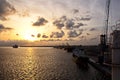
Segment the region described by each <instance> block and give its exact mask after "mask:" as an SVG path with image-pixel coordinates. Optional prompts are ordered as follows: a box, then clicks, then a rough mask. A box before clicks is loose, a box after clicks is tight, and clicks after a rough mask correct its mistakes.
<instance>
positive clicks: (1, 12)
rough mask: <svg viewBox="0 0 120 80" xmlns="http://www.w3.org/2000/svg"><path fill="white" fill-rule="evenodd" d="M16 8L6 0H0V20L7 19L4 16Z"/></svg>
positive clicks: (12, 12)
mask: <svg viewBox="0 0 120 80" xmlns="http://www.w3.org/2000/svg"><path fill="white" fill-rule="evenodd" d="M15 12H16V9H15V8H14V7H13V6H12V5H11V4H10V3H9V2H8V1H6V0H0V20H7V19H6V16H7V15H11V14H14V13H15Z"/></svg>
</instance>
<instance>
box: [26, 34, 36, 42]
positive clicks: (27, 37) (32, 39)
mask: <svg viewBox="0 0 120 80" xmlns="http://www.w3.org/2000/svg"><path fill="white" fill-rule="evenodd" d="M24 39H25V40H28V41H32V42H33V41H36V40H37V39H36V38H35V37H32V36H31V35H27V34H26V35H24Z"/></svg>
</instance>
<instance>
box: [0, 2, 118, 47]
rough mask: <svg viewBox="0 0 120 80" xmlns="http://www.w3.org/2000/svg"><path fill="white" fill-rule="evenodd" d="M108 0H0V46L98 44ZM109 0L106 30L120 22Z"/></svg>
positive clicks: (115, 3)
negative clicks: (107, 26) (107, 27)
mask: <svg viewBox="0 0 120 80" xmlns="http://www.w3.org/2000/svg"><path fill="white" fill-rule="evenodd" d="M106 2H107V0H0V45H2V46H3V45H12V44H19V45H31V46H32V45H33V46H39V45H63V44H64V45H65V44H66V43H69V44H71V45H76V44H77V45H80V44H81V45H97V44H99V38H100V37H99V35H101V34H103V33H104V31H105V20H106ZM119 4H120V0H111V4H110V17H109V33H111V32H112V30H113V29H114V28H111V27H112V26H114V25H115V24H116V23H117V22H119V21H120V10H119V9H120V5H119Z"/></svg>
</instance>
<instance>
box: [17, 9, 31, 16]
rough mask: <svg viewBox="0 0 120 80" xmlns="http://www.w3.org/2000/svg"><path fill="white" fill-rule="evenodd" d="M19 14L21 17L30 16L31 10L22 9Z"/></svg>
mask: <svg viewBox="0 0 120 80" xmlns="http://www.w3.org/2000/svg"><path fill="white" fill-rule="evenodd" d="M18 15H19V16H20V17H28V16H30V14H29V10H24V11H22V12H21V13H18Z"/></svg>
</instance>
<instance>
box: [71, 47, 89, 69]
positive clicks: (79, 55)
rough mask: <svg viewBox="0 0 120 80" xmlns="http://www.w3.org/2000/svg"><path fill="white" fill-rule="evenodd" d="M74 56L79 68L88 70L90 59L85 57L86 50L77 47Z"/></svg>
mask: <svg viewBox="0 0 120 80" xmlns="http://www.w3.org/2000/svg"><path fill="white" fill-rule="evenodd" d="M72 56H73V60H74V61H75V63H76V64H77V65H78V66H79V67H82V68H88V62H89V58H88V57H87V56H86V55H85V51H84V49H82V48H79V47H76V48H75V49H74V50H73V54H72Z"/></svg>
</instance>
